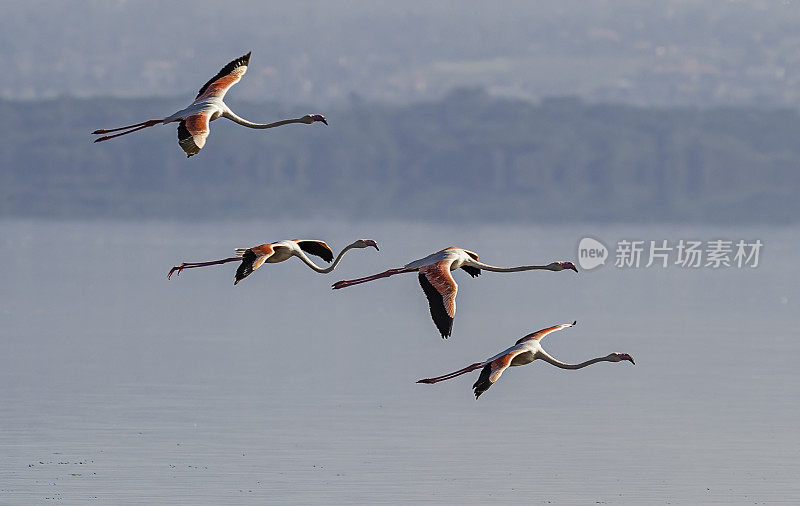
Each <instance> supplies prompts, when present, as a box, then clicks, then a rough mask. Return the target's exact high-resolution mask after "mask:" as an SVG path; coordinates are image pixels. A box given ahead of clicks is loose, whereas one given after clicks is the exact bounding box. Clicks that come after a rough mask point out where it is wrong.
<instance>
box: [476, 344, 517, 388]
mask: <svg viewBox="0 0 800 506" xmlns="http://www.w3.org/2000/svg"><path fill="white" fill-rule="evenodd" d="M523 353H530V351H529V350H527V349H525V348H524V347H522V346H514V347H512V348H511V349H509V350H507V351H506V353H503V354H502V355H500V356H499V357H497V358H495V359H494V360H492V361H491V362H489V363H487V364H486V365H485V366H483V370H482V371H481V375H480V376H479V377H478V380H477V381H476V382H475V384H474V385H472V388H473V390H475V399H477V398H478V397H480V396H481V394H482V393H483V392H485V391H487V390H489V387H491V386H492V385H493V384H494V383H495V382H496V381H497V380H499V379H500V376H501V375H502V374H503V371H505V370H506V369H508V368H509V367H510V366H511V365H512V362H513V361H514V358H515V357H517V355H520V354H523ZM523 363H525V362H523ZM517 365H518V364H517Z"/></svg>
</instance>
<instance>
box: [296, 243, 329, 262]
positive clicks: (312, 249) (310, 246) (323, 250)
mask: <svg viewBox="0 0 800 506" xmlns="http://www.w3.org/2000/svg"><path fill="white" fill-rule="evenodd" d="M294 242H296V243H297V245H298V246H300V249H301V250H303V251H305V252H306V253H308V254H309V255H315V256H318V257H320V258H321V259H323V260H325V261H326V262H331V261H333V251H332V250H331V247H330V246H328V245H327V244H325V241H317V240H315V239H295V240H294Z"/></svg>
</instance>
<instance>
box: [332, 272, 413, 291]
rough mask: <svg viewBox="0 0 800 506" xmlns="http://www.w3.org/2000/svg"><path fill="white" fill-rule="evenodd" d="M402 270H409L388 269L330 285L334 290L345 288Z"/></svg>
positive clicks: (386, 276)
mask: <svg viewBox="0 0 800 506" xmlns="http://www.w3.org/2000/svg"><path fill="white" fill-rule="evenodd" d="M402 272H410V271H406V270H403V269H389V270H388V271H384V272H380V273H378V274H373V275H372V276H366V277H363V278H357V279H345V280H342V281H337V282H336V283H334V284H333V285H332V288H333V289H334V290H338V289H339V288H345V287H348V286H353V285H360V284H361V283H366V282H367V281H374V280H376V279H381V278H388V277H389V276H394V275H395V274H400V273H402Z"/></svg>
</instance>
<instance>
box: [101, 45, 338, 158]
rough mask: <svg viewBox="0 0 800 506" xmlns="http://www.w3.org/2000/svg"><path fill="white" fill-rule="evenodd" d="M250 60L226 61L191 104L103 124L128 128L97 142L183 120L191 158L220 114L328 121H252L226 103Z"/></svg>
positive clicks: (181, 138)
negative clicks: (133, 120) (166, 112)
mask: <svg viewBox="0 0 800 506" xmlns="http://www.w3.org/2000/svg"><path fill="white" fill-rule="evenodd" d="M249 63H250V53H247V54H246V55H244V56H241V57H239V58H236V59H235V60H233V61H232V62H230V63H229V64H227V65H225V66H224V67H223V68H222V70H220V71H219V73H218V74H217V75H215V76H214V77H212V78H211V79H209V81H208V82H207V83H206V84H204V85H203V87H202V88H200V91H199V92H198V93H197V97H196V98H195V99H194V102H192V103H191V105H190V106H189V107H187V108H185V109H181V110H180V111H178V112H176V113H175V114H173V115H171V116H167V117H166V118H164V119H151V120H148V121H143V122H141V123H135V124H133V125H128V126H124V127H119V128H101V129H100V130H95V131H94V132H92V134H96V135H99V134H107V133H111V132H119V131H121V130H125V131H123V132H121V133H118V134H114V135H104V136H102V137H98V138H97V139H95V141H94V142H102V141H107V140H108V139H113V138H115V137H119V136H121V135H127V134H129V133H132V132H136V131H138V130H142V129H143V128H147V127H151V126H155V125H166V124H168V123H173V122H180V124H179V125H178V144H179V145H180V147H181V148H182V149H183V151H184V152H185V153H186V157H187V158H188V157H190V156H192V155H196V154H197V153H199V152H200V150H201V149H203V146H205V144H206V138H207V137H208V134H209V123H210V122H212V121H214V120H215V119H217V118H227V119H229V120H231V121H234V122H236V123H239V124H240V125H242V126H246V127H248V128H258V129H263V128H274V127H279V126H283V125H288V124H290V123H305V124H307V125H310V124H312V123H315V122H317V121H321V122H322V123H324V124H326V125H327V124H328V122H327V120H326V119H325V117H324V116H323V115H321V114H306V115H305V116H303V117H301V118H295V119H285V120H281V121H276V122H274V123H252V122H250V121H247V120H246V119H243V118H240V117H239V116H237V115H236V114H234V113H233V111H231V109H230V108H229V107H228V106H227V105H225V102H223V101H222V99H223V98H225V93H227V92H228V90H229V89H230V88H231V87H232V86H233V85H234V84H236V83H238V82H239V80H240V79H241V78H242V76H243V75H244V73H245V72H246V71H247V65H248V64H249Z"/></svg>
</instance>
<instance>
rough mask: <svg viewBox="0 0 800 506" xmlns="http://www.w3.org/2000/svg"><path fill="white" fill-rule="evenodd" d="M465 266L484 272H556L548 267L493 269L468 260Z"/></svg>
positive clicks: (490, 266) (492, 266) (525, 266)
mask: <svg viewBox="0 0 800 506" xmlns="http://www.w3.org/2000/svg"><path fill="white" fill-rule="evenodd" d="M464 263H465V265H469V266H471V267H477V268H479V269H483V270H486V271H491V272H520V271H534V270H547V271H554V270H556V269H555V268H554V267H552V266H550V265H520V266H519V267H495V266H494V265H489V264H485V263H483V262H479V261H477V260H473V259H470V260H468V261H467V262H464Z"/></svg>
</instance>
